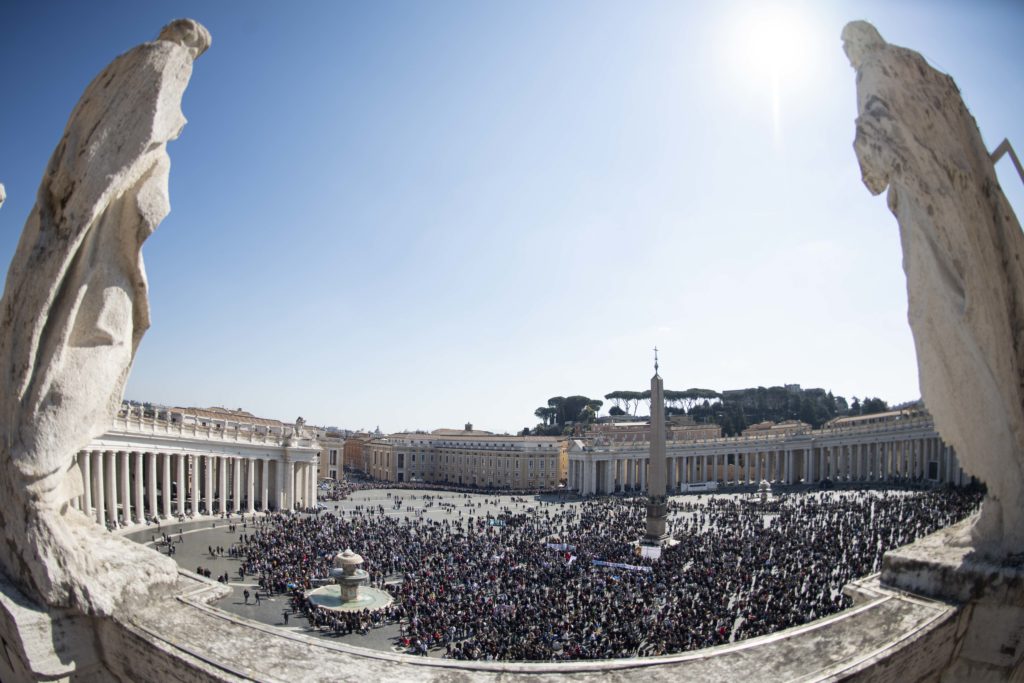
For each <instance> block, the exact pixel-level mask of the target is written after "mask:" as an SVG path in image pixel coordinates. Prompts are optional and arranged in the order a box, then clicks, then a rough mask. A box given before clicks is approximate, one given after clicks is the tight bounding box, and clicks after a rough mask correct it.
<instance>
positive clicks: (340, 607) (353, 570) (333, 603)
mask: <svg viewBox="0 0 1024 683" xmlns="http://www.w3.org/2000/svg"><path fill="white" fill-rule="evenodd" d="M362 564H363V558H362V556H360V555H358V554H356V553H354V552H352V549H351V548H346V549H345V552H340V553H338V554H337V555H335V556H334V562H333V567H332V568H331V571H330V576H331V579H332V580H333V581H334V583H332V584H329V585H327V586H322V587H320V588H316V589H314V590H311V591H309V592H308V593H306V597H307V598H308V599H309V601H310V602H311V603H313V604H314V605H316V606H317V607H322V608H323V609H329V610H335V611H339V612H354V611H361V610H364V609H368V610H371V611H372V610H378V609H382V608H384V607H387V606H388V605H390V604H391V602H392V600H393V598H392V597H391V595H390V594H389V593H387V592H386V591H382V590H378V589H377V588H371V587H370V586H367V585H366V583H367V581H369V578H370V575H369V574H368V573H367V572H366V570H365V569H362V568H361V567H362Z"/></svg>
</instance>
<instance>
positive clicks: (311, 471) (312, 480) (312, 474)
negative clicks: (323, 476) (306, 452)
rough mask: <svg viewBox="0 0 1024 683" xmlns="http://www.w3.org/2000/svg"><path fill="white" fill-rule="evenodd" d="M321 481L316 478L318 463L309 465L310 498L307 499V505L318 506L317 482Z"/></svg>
mask: <svg viewBox="0 0 1024 683" xmlns="http://www.w3.org/2000/svg"><path fill="white" fill-rule="evenodd" d="M317 483H319V482H318V481H317V480H316V464H315V463H313V464H310V465H309V498H308V499H306V505H307V506H308V507H310V508H315V507H316V484H317Z"/></svg>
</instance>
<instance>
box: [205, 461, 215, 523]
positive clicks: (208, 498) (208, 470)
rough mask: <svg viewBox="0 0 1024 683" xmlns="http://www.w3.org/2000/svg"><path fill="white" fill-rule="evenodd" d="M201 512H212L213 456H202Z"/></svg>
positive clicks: (209, 513)
mask: <svg viewBox="0 0 1024 683" xmlns="http://www.w3.org/2000/svg"><path fill="white" fill-rule="evenodd" d="M203 512H205V513H206V514H208V515H212V514H213V456H212V455H204V456H203Z"/></svg>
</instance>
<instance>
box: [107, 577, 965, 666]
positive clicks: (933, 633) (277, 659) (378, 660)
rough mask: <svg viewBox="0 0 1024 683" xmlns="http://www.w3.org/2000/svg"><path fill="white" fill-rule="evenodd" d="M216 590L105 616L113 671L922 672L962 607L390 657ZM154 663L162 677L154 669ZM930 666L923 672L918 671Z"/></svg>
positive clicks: (193, 591) (877, 599) (885, 601)
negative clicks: (671, 643)
mask: <svg viewBox="0 0 1024 683" xmlns="http://www.w3.org/2000/svg"><path fill="white" fill-rule="evenodd" d="M217 590H218V588H217V586H216V585H213V584H212V582H209V581H205V580H202V579H200V578H199V577H197V576H195V575H191V574H190V573H188V572H182V573H181V574H180V576H179V582H178V590H177V593H176V595H175V596H173V597H169V598H166V599H163V600H154V601H153V602H151V603H150V604H148V605H146V606H144V607H143V608H142V609H141V610H140V611H139V612H138V613H136V614H134V615H132V616H131V617H130V618H128V619H123V620H118V621H107V622H105V624H104V626H103V638H104V642H107V643H111V644H116V647H113V648H110V650H108V651H110V652H116V653H117V654H116V661H115V662H113V663H110V662H108V665H111V666H112V667H113V669H114V673H116V674H117V675H120V676H123V677H125V678H126V679H129V680H154V679H156V680H194V681H237V680H261V681H290V682H296V681H308V682H313V681H336V680H354V679H356V678H358V679H360V680H388V681H413V680H415V681H480V682H484V681H488V682H489V681H499V680H503V679H506V678H507V677H508V675H509V674H528V675H531V676H532V677H534V678H535V679H537V680H579V681H586V680H596V679H597V678H599V677H600V678H601V680H608V677H609V676H611V677H612V680H643V681H647V682H656V681H666V682H668V681H672V682H675V681H680V680H687V681H723V680H742V681H748V682H754V681H781V680H785V681H794V680H800V681H825V680H863V681H869V680H902V679H903V676H904V675H906V676H907V678H908V679H913V680H918V679H920V678H922V677H926V676H927V675H929V674H934V673H935V671H937V669H938V668H940V667H941V666H942V663H943V662H944V661H945V660H944V658H942V657H937V656H935V654H936V653H937V652H939V651H942V650H943V648H946V647H948V646H949V644H950V642H951V641H952V638H953V637H954V633H953V632H954V628H953V626H954V624H955V615H956V612H957V609H956V608H955V607H952V606H950V605H947V604H944V603H941V602H935V601H930V600H924V599H919V598H916V597H913V596H910V595H907V594H904V593H901V592H899V591H894V590H890V589H886V588H883V587H881V586H880V585H879V584H878V581H877V576H876V577H869V578H868V579H865V580H863V581H860V582H857V583H856V584H855V585H854V586H853V588H851V590H853V591H854V594H855V595H856V596H857V599H858V601H859V603H860V604H858V605H856V606H855V607H853V608H852V609H849V610H846V611H844V612H840V613H838V614H835V615H832V616H830V617H827V618H825V619H821V620H818V621H815V622H812V623H810V624H805V625H803V626H798V627H795V628H791V629H787V630H785V631H780V632H778V633H775V634H771V635H768V636H762V637H759V638H751V639H749V640H745V641H742V642H739V643H734V644H730V645H723V646H719V647H715V648H709V649H706V650H697V651H693V652H688V653H684V654H677V655H670V656H664V657H649V658H635V659H618V660H597V661H583V662H566V663H529V662H463V661H456V660H444V659H429V658H424V657H415V656H410V655H401V654H392V653H387V652H379V651H374V650H367V649H363V648H359V647H353V646H350V645H345V644H341V643H336V642H333V641H329V640H327V639H322V638H317V637H313V636H307V635H303V634H300V633H295V632H292V631H285V630H281V629H278V628H275V627H272V626H266V625H264V624H260V623H257V622H254V621H250V620H247V619H243V618H240V617H237V616H235V615H232V614H228V613H226V612H223V611H221V610H219V609H217V608H215V607H211V606H210V605H209V604H207V603H208V602H209V601H210V600H211V599H212V598H214V597H215V596H216V593H215V592H216V591H217ZM154 672H156V673H157V674H158V675H157V676H154V675H153V674H154ZM922 674H924V676H922Z"/></svg>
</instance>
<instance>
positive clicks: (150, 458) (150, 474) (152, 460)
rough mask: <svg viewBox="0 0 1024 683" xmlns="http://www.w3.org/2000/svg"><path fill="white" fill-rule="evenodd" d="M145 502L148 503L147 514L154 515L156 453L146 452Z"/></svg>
mask: <svg viewBox="0 0 1024 683" xmlns="http://www.w3.org/2000/svg"><path fill="white" fill-rule="evenodd" d="M145 460H146V502H147V503H149V516H150V517H156V516H157V515H156V455H154V454H153V453H146V456H145Z"/></svg>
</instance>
